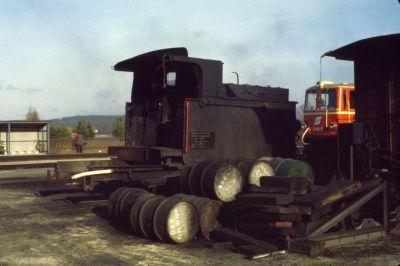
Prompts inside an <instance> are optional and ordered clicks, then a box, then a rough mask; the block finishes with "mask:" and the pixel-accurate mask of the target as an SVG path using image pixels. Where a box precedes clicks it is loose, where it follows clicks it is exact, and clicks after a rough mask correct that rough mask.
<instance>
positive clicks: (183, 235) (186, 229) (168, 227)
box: [153, 197, 199, 244]
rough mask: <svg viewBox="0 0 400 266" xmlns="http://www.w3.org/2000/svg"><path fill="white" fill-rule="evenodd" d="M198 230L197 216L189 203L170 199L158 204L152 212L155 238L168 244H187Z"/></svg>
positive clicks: (173, 198)
mask: <svg viewBox="0 0 400 266" xmlns="http://www.w3.org/2000/svg"><path fill="white" fill-rule="evenodd" d="M198 229H199V216H198V213H197V210H196V208H195V207H194V206H193V205H192V204H191V203H189V202H187V201H183V200H181V199H178V198H175V197H171V198H167V199H164V200H163V201H161V202H160V203H159V205H158V206H157V208H156V209H155V211H154V219H153V230H154V233H155V235H156V236H157V238H158V239H159V240H161V241H163V242H169V243H176V244H181V243H187V242H189V241H190V240H192V239H193V238H194V236H195V235H196V233H197V231H198Z"/></svg>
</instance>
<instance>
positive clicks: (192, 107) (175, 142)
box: [110, 48, 297, 165]
mask: <svg viewBox="0 0 400 266" xmlns="http://www.w3.org/2000/svg"><path fill="white" fill-rule="evenodd" d="M222 65H223V63H222V62H220V61H216V60H208V59H199V58H192V57H188V54H187V50H186V49H185V48H172V49H164V50H158V51H153V52H150V53H146V54H142V55H139V56H136V57H133V58H131V59H127V60H125V61H122V62H119V63H118V64H116V65H115V67H114V69H115V70H118V71H129V72H133V73H134V74H133V76H134V81H133V87H132V99H131V102H130V103H127V105H126V118H125V123H126V129H125V130H126V145H125V147H121V148H117V147H113V148H110V152H111V153H114V154H117V155H118V156H119V157H120V158H121V159H123V160H126V161H131V162H138V161H139V162H142V163H143V162H148V161H152V160H156V161H157V160H161V163H166V162H167V163H169V164H171V162H173V164H174V165H179V164H192V163H194V162H197V161H201V160H206V159H207V160H221V159H232V158H259V157H261V156H280V157H294V156H295V153H296V146H295V137H294V136H295V134H296V131H297V128H296V127H297V123H296V117H295V106H296V103H295V102H290V101H289V99H288V94H289V92H288V90H287V89H283V88H272V87H260V86H250V85H234V84H223V83H222ZM149 154H150V155H149ZM151 154H156V155H155V156H152V155H151ZM152 163H157V162H154V161H153V162H152Z"/></svg>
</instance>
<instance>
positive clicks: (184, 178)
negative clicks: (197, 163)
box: [180, 165, 192, 194]
mask: <svg viewBox="0 0 400 266" xmlns="http://www.w3.org/2000/svg"><path fill="white" fill-rule="evenodd" d="M191 170H192V166H191V165H185V166H183V168H182V170H181V176H180V185H181V191H183V192H184V193H187V194H189V193H191V192H190V190H189V175H190V171H191Z"/></svg>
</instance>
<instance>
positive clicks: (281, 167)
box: [275, 159, 314, 184]
mask: <svg viewBox="0 0 400 266" xmlns="http://www.w3.org/2000/svg"><path fill="white" fill-rule="evenodd" d="M275 171H276V174H277V175H278V176H288V177H304V178H306V179H308V180H309V181H310V182H311V184H313V183H314V172H313V170H312V168H311V166H310V165H309V164H308V163H307V162H304V161H300V160H293V159H283V160H281V162H280V163H279V164H278V166H277V167H276V170H275Z"/></svg>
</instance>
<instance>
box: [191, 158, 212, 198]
mask: <svg viewBox="0 0 400 266" xmlns="http://www.w3.org/2000/svg"><path fill="white" fill-rule="evenodd" d="M210 163H211V161H201V162H198V163H196V164H194V165H193V167H192V170H191V171H190V174H189V189H188V190H189V193H190V194H192V195H198V196H201V193H202V191H201V175H202V173H203V171H204V169H205V168H206V167H207V165H209V164H210Z"/></svg>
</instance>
